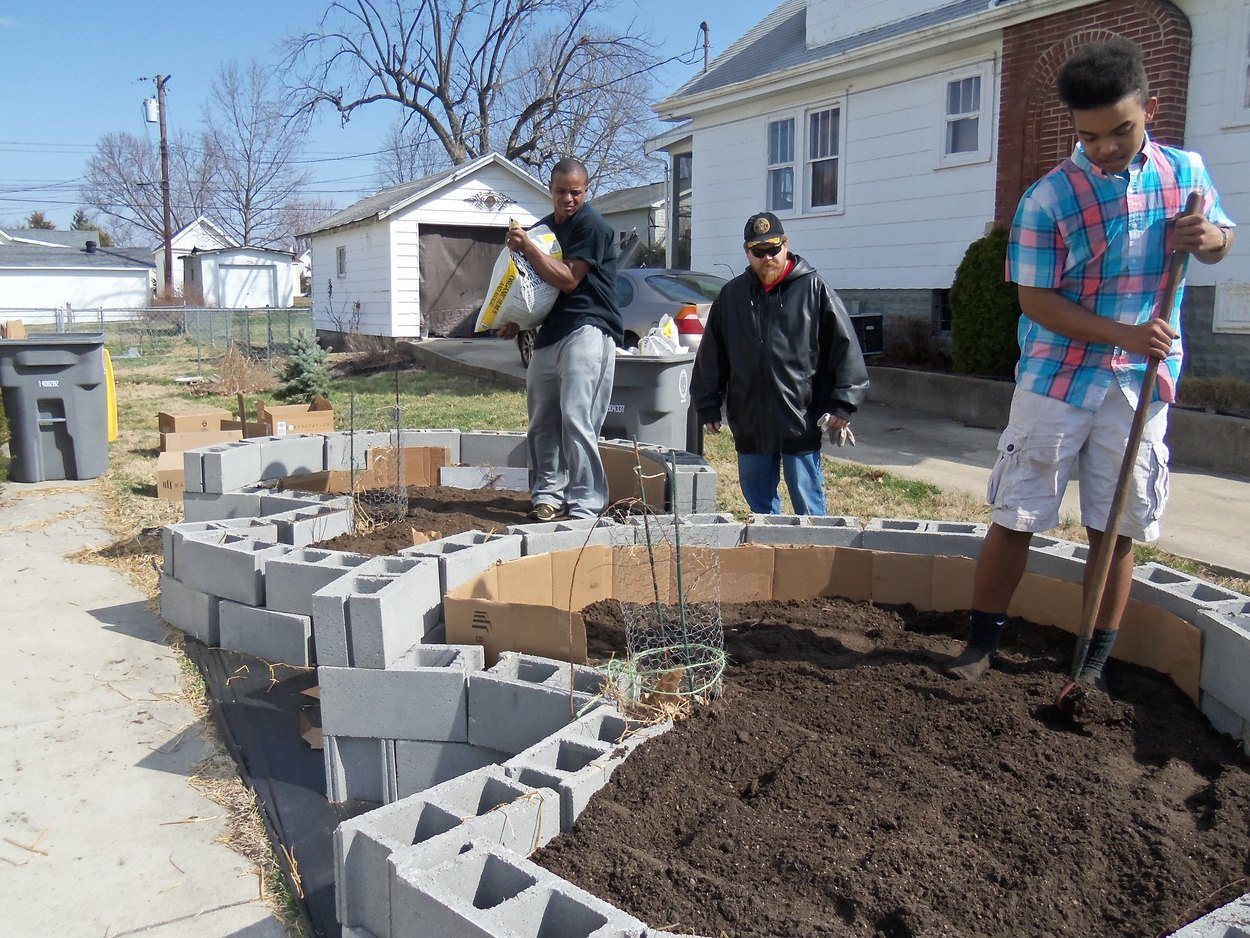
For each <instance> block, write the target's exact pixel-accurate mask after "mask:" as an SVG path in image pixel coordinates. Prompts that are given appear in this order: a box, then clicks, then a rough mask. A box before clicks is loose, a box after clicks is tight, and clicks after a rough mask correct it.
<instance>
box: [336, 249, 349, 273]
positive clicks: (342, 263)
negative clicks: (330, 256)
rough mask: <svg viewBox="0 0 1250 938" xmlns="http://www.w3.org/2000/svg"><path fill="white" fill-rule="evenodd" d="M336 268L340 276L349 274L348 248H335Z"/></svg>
mask: <svg viewBox="0 0 1250 938" xmlns="http://www.w3.org/2000/svg"><path fill="white" fill-rule="evenodd" d="M334 261H335V265H334V266H335V269H336V270H337V271H338V275H339V277H346V276H347V248H345V247H340V248H335V249H334Z"/></svg>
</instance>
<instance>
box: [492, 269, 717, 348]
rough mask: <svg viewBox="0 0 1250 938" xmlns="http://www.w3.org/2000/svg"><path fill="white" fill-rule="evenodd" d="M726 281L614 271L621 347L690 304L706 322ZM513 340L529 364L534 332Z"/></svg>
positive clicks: (688, 273)
mask: <svg viewBox="0 0 1250 938" xmlns="http://www.w3.org/2000/svg"><path fill="white" fill-rule="evenodd" d="M727 282H728V281H726V280H725V278H724V277H718V276H716V275H715V274H702V273H699V272H698V271H695V270H670V269H661V268H651V267H631V268H628V269H625V270H618V271H617V272H616V302H617V305H618V306H620V309H621V321H622V322H623V324H624V326H625V347H626V348H633V347H634V346H636V345H637V344H638V340H639V339H641V338H642V337H643V336H644V335H646V334H647V333H648V332H649V331H650V330H651V327H652V326H655V325H658V324H659V321H660V317H661V316H663V315H665V314H666V313H667V314H668V315H669V316H672V317H673V318H674V319H676V318H677V313H678V311H679V310H681V309H682V308H683V307H686V306H690V305H694V306H695V308H696V309H697V311H698V314H699V319H701V320H703V321H706V320H707V311H708V310H709V309H710V308H711V306H712V300H714V299H716V297H718V296H719V295H720V290H721V287H723V286H724V285H725V284H726V283H727ZM516 342H517V348H518V349H519V350H520V352H521V363H522V364H524V365H525V366H526V367H529V363H530V357H531V356H532V355H533V354H534V332H533V331H531V330H525V331H523V332H520V333H518V334H517V338H516Z"/></svg>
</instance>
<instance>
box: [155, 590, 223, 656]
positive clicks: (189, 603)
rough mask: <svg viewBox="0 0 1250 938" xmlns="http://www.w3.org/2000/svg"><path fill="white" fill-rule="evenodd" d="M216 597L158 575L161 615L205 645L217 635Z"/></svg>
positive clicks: (213, 644) (213, 642) (212, 644)
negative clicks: (159, 579)
mask: <svg viewBox="0 0 1250 938" xmlns="http://www.w3.org/2000/svg"><path fill="white" fill-rule="evenodd" d="M218 602H219V598H218V597H216V596H210V595H208V594H207V593H201V592H200V591H199V590H195V589H192V588H191V587H189V586H186V585H185V584H183V583H180V582H179V581H178V580H176V579H174V578H173V577H171V576H162V577H161V618H162V619H164V620H165V621H166V622H168V623H169V624H170V625H172V626H174V628H178V629H181V630H182V631H184V632H186V633H187V634H188V635H190V636H191V637H192V638H196V639H199V640H200V641H201V642H203V643H204V644H205V645H211V646H213V647H216V646H217V643H218V641H219V638H220V632H219V628H220V625H219V623H220V620H219V618H218V610H217V604H218Z"/></svg>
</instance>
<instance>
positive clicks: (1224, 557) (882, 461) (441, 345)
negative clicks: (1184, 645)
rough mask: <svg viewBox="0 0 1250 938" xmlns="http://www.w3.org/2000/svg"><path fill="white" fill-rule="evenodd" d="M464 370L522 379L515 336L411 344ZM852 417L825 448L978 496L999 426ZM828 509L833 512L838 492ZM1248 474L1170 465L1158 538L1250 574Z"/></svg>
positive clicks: (914, 415) (908, 415) (873, 413)
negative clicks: (842, 435) (847, 430)
mask: <svg viewBox="0 0 1250 938" xmlns="http://www.w3.org/2000/svg"><path fill="white" fill-rule="evenodd" d="M417 347H418V348H419V349H420V350H421V351H422V352H423V353H425V354H427V355H429V354H433V355H437V356H439V357H440V358H441V359H443V360H448V361H451V362H454V363H455V366H456V367H458V368H461V369H463V370H466V371H468V372H469V373H477V374H490V373H495V374H496V375H498V376H500V377H501V380H502V381H503V382H505V383H509V384H522V383H523V382H524V378H525V369H524V368H523V367H522V365H521V359H520V356H519V355H518V353H517V349H516V343H515V342H509V341H504V340H502V339H494V338H475V339H426V340H425V341H423V342H421V343H419V344H418V346H417ZM871 397H872V392H871V390H870V391H869V402H868V403H867V404H866V405H865V406H864V408H863V410H862V411H861V412H860V413H859V414H858V415H857V416H856V418H855V434H856V436H857V437H858V439H859V445H858V446H855V447H849V446H848V447H843V448H841V449H838V448H837V447H832V446H828V445H826V448H825V452H826V453H827V454H828V455H830V456H833V457H835V458H837V459H845V460H848V461H850V462H855V463H860V464H862V465H867V466H876V467H879V468H882V469H885V470H887V471H889V472H891V473H893V474H895V475H898V476H901V477H903V478H906V479H916V480H919V481H923V482H929V483H932V484H933V485H936V486H938V487H939V488H943V489H948V490H952V491H959V492H967V493H970V494H972V495H975V496H977V497H980V498H984V496H985V484H986V481H987V480H988V477H989V470H990V467H991V466H992V465H993V464H994V459H995V455H996V451H997V450H996V447H997V445H998V436H999V430H980V429H975V428H973V427H968V426H965V425H964V424H962V423H960V422H958V421H955V420H949V419H945V418H942V417H933V416H930V415H928V414H921V413H918V412H916V411H909V410H903V409H901V408H898V407H886V406H884V405H882V404H875V403H873V402H872V400H871ZM829 510H830V512H833V513H836V512H837V510H838V509H837V498H836V495H835V497H834V498H833V499H832V500H831V502H830V505H829ZM1064 515H1065V517H1071V518H1073V519H1074V520H1075V519H1079V517H1080V510H1079V508H1078V501H1077V487H1076V486H1075V485H1073V486H1071V487H1070V488H1069V490H1068V493H1067V497H1066V498H1065V499H1064ZM1248 530H1250V479H1244V478H1236V477H1233V476H1224V475H1218V474H1214V473H1206V472H1201V471H1196V470H1192V469H1182V468H1175V467H1174V468H1173V469H1172V494H1171V501H1170V505H1169V507H1168V511H1167V514H1166V515H1165V516H1164V519H1163V536H1162V537H1161V539H1160V540H1159V546H1160V547H1161V548H1163V549H1164V550H1166V551H1169V552H1171V553H1173V554H1177V555H1178V556H1181V557H1189V558H1191V559H1193V560H1197V561H1200V562H1202V563H1205V564H1207V565H1209V566H1211V567H1213V568H1215V569H1217V570H1220V571H1227V572H1230V573H1237V574H1241V575H1243V576H1250V537H1248V536H1247V533H1246V532H1247V531H1248Z"/></svg>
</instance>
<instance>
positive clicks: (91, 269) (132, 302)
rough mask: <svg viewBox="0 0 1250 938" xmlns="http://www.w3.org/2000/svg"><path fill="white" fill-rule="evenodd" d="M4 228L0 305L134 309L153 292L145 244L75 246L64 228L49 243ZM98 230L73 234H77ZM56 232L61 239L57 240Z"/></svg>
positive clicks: (1, 234) (0, 239)
mask: <svg viewBox="0 0 1250 938" xmlns="http://www.w3.org/2000/svg"><path fill="white" fill-rule="evenodd" d="M27 234H29V233H27V232H22V233H21V235H17V234H16V233H14V232H10V233H9V234H5V233H4V232H0V309H9V310H22V309H54V308H59V309H64V308H65V307H67V306H68V307H71V308H72V309H100V308H103V309H135V308H138V307H143V306H147V305H148V301H149V299H150V298H151V296H152V282H153V280H152V278H153V268H152V263H151V261H149V260H148V259H147V257H148V252H147V250H146V249H145V248H102V247H99V246H98V245H97V243H96V241H95V240H86V241H84V243H82V244H77V245H74V244H70V243H68V242H67V241H66V239H65V236H64V235H65V234H66V233H62V232H55V233H53V232H49V233H48V239H47V241H46V242H44V241H43V240H35V239H32V238H30V237H23V235H27ZM84 234H85V235H87V236H88V237H90V236H91V235H93V234H94V232H74V235H76V236H77V235H84ZM53 235H57V236H60V237H56V238H55V239H54V238H53Z"/></svg>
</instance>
